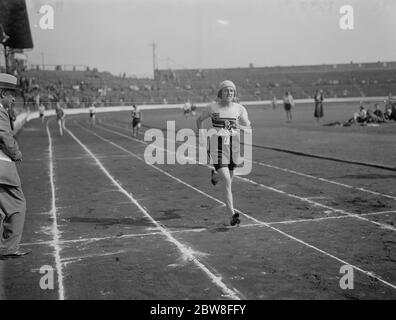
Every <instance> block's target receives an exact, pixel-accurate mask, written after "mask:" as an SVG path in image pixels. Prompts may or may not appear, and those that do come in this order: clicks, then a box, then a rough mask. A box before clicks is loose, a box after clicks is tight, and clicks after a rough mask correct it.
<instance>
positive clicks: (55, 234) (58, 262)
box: [46, 121, 65, 300]
mask: <svg viewBox="0 0 396 320" xmlns="http://www.w3.org/2000/svg"><path fill="white" fill-rule="evenodd" d="M48 123H49V121H47V123H46V127H47V135H48V150H49V177H50V184H51V211H50V214H51V217H52V226H51V232H52V236H53V241H52V243H51V246H52V247H53V248H54V256H55V265H56V273H57V275H58V277H57V280H58V296H59V300H65V289H64V286H63V270H62V262H61V257H60V252H61V250H62V249H61V247H60V245H59V243H60V232H59V228H58V218H57V208H56V202H55V179H54V163H53V151H52V138H51V133H50V130H49V127H48Z"/></svg>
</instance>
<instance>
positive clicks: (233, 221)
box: [230, 212, 241, 226]
mask: <svg viewBox="0 0 396 320" xmlns="http://www.w3.org/2000/svg"><path fill="white" fill-rule="evenodd" d="M240 223H241V219H239V213H236V212H235V213H234V214H233V215H232V218H231V221H230V224H231V225H232V226H235V225H239V224H240Z"/></svg>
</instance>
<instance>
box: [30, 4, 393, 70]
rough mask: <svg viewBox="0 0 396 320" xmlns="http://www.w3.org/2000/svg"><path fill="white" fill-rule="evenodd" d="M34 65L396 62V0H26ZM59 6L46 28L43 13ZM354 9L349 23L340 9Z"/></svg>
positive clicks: (147, 67)
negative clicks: (347, 25)
mask: <svg viewBox="0 0 396 320" xmlns="http://www.w3.org/2000/svg"><path fill="white" fill-rule="evenodd" d="M26 3H27V6H28V12H29V19H30V25H31V30H32V36H33V42H34V49H33V50H31V51H29V52H28V58H29V60H30V62H32V63H39V64H41V63H42V60H43V59H44V63H45V64H68V65H74V64H75V65H87V66H90V67H96V68H98V69H99V70H100V71H110V72H111V73H113V74H116V75H118V74H120V73H123V72H125V73H126V74H127V75H136V76H138V77H152V76H153V43H155V53H156V63H157V67H158V68H159V69H170V68H172V69H201V68H202V69H204V68H238V67H241V68H246V67H248V66H249V64H250V63H252V64H253V65H254V66H255V67H265V66H277V65H281V66H286V65H312V64H335V63H348V62H350V61H354V62H376V61H395V60H396V19H395V17H396V1H395V0H26ZM43 5H50V6H51V7H52V8H53V9H54V20H53V22H54V28H53V29H42V28H41V27H40V19H43V17H44V14H42V13H40V12H39V10H40V8H41V7H42V6H43ZM343 5H350V6H352V8H353V22H354V25H353V29H352V30H343V29H341V27H340V24H339V23H340V19H341V18H342V16H343V14H341V13H340V8H341V7H342V6H343Z"/></svg>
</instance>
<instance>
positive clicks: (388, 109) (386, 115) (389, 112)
mask: <svg viewBox="0 0 396 320" xmlns="http://www.w3.org/2000/svg"><path fill="white" fill-rule="evenodd" d="M391 115H392V107H391V106H389V105H385V112H384V118H385V120H392V119H391Z"/></svg>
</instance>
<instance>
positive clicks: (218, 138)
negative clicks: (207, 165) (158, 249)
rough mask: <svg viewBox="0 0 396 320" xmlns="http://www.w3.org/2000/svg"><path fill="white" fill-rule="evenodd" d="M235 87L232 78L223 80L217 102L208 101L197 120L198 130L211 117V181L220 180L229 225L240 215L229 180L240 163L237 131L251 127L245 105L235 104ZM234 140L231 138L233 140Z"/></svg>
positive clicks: (237, 219)
mask: <svg viewBox="0 0 396 320" xmlns="http://www.w3.org/2000/svg"><path fill="white" fill-rule="evenodd" d="M236 96H237V90H236V86H235V84H234V83H233V82H232V81H229V80H226V81H223V82H222V83H221V84H220V86H219V90H218V93H217V97H218V102H214V103H211V104H210V105H208V106H207V108H206V109H205V110H204V111H203V112H202V114H201V115H200V116H199V117H198V119H197V128H198V131H199V130H200V129H202V122H203V121H204V120H205V119H207V118H211V120H212V127H213V128H214V129H215V130H216V132H217V134H216V135H212V136H211V137H210V150H209V153H210V157H211V160H212V162H213V165H214V168H215V170H216V172H215V171H214V170H212V184H213V185H216V184H217V182H218V181H219V178H220V180H221V181H222V188H223V197H224V201H225V204H226V208H227V211H228V214H229V217H230V224H231V225H232V226H234V225H238V224H240V222H241V220H240V218H239V214H238V213H236V212H235V211H234V203H233V196H232V188H231V187H232V179H233V176H234V169H235V168H236V167H237V165H238V164H239V162H240V159H239V157H240V141H239V137H238V135H237V130H238V129H239V127H240V125H242V126H246V127H250V121H249V119H248V114H247V111H246V109H245V107H244V106H242V105H241V104H239V103H236V102H235V101H236V99H237V97H236ZM233 140H234V141H233Z"/></svg>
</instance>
